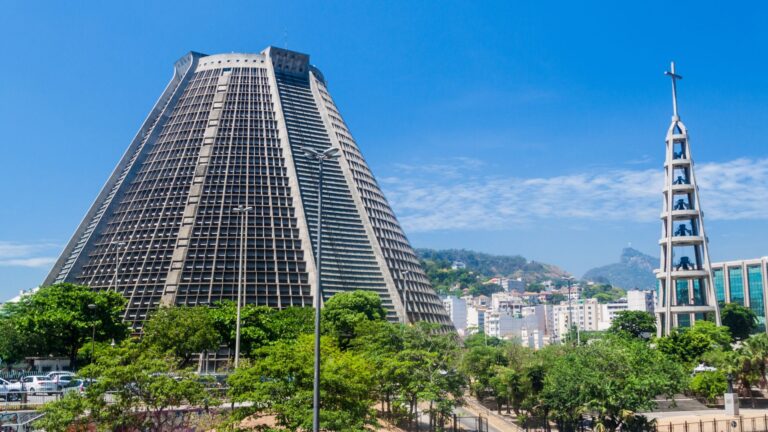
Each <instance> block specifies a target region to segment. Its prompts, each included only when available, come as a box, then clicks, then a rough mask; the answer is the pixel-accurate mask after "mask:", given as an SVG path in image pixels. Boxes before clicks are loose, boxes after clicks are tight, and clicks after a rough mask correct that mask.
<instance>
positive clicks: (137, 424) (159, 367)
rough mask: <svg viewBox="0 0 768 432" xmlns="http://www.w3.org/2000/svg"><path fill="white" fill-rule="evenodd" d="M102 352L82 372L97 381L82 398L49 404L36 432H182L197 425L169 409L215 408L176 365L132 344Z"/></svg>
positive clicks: (201, 386) (194, 380) (199, 384)
mask: <svg viewBox="0 0 768 432" xmlns="http://www.w3.org/2000/svg"><path fill="white" fill-rule="evenodd" d="M104 350H105V352H104V353H103V354H102V355H99V356H97V358H96V360H95V362H94V363H92V364H90V365H88V366H86V367H85V368H84V369H83V370H82V371H81V373H82V375H83V376H87V377H97V379H96V381H94V382H93V384H91V385H90V386H89V387H88V388H87V390H86V393H85V395H84V396H79V395H77V394H74V393H73V394H71V396H67V397H64V398H62V399H61V400H58V401H54V402H51V403H49V404H47V405H46V406H45V409H44V411H45V412H46V414H47V415H46V416H45V417H43V418H42V419H41V420H39V421H38V423H37V424H36V426H37V427H40V428H44V429H45V430H47V431H53V432H55V431H69V430H73V429H74V430H92V429H89V428H88V429H86V428H85V427H86V426H88V425H93V426H95V427H96V429H97V430H99V431H113V430H142V431H148V432H155V431H157V432H160V431H167V430H180V429H184V430H186V429H188V428H190V427H191V426H192V425H193V422H194V421H195V419H194V418H193V417H192V416H190V415H189V414H188V413H184V412H174V411H173V408H178V407H186V408H195V407H198V408H200V409H207V407H208V406H210V405H211V404H217V403H218V401H217V400H216V399H215V398H213V397H212V396H211V395H210V394H209V392H208V391H207V390H206V389H205V385H204V383H203V382H201V381H200V380H199V379H197V378H196V377H195V376H194V374H192V373H190V372H188V371H185V370H179V369H176V359H173V358H166V357H164V356H163V355H162V353H160V352H158V351H156V350H152V349H148V348H147V347H146V346H145V345H143V344H141V343H138V342H136V341H133V340H126V341H124V342H123V343H121V344H120V345H118V346H116V347H106V348H104ZM107 394H109V403H108V402H107ZM89 427H90V426H89Z"/></svg>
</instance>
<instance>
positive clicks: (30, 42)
mask: <svg viewBox="0 0 768 432" xmlns="http://www.w3.org/2000/svg"><path fill="white" fill-rule="evenodd" d="M346 6H347V8H344V7H341V6H333V5H326V6H317V5H312V4H302V5H300V6H297V5H290V6H284V7H283V8H276V10H275V12H274V13H275V14H276V16H277V17H278V18H279V17H283V16H286V17H287V16H294V15H298V16H299V17H300V18H301V19H299V21H298V22H297V23H295V24H291V25H288V26H283V25H282V24H280V25H278V24H270V23H268V22H264V23H260V24H262V25H261V26H258V27H256V28H252V27H251V28H248V29H244V28H239V27H237V26H236V25H235V24H236V23H237V21H238V19H239V18H240V17H241V16H246V15H247V14H248V13H249V12H253V9H249V7H248V6H247V5H245V4H242V5H240V9H241V10H239V11H237V13H236V12H234V11H214V12H211V11H206V12H205V13H206V14H210V13H213V14H214V15H213V16H212V17H210V21H209V23H208V24H205V25H204V28H203V29H202V31H200V32H199V34H184V33H183V32H181V30H182V27H180V25H181V24H179V23H174V24H172V25H170V26H167V27H164V26H166V25H167V23H161V22H159V20H157V19H153V18H152V15H153V14H152V13H146V11H144V10H143V9H142V8H141V7H130V6H127V7H126V8H124V9H122V10H118V9H113V6H105V5H101V6H98V7H91V8H87V7H80V8H78V7H75V9H67V8H65V7H63V6H61V5H52V6H51V7H50V8H49V9H47V10H45V11H42V12H40V11H33V10H32V9H31V8H28V7H27V6H23V5H13V6H11V9H14V10H13V11H12V12H13V15H15V16H21V17H27V18H29V19H19V20H18V21H19V22H18V23H13V22H12V23H8V24H9V25H7V26H5V28H4V29H3V30H1V31H2V32H3V34H4V36H5V38H6V39H7V40H10V39H11V38H12V37H14V36H12V35H16V36H18V35H22V36H23V37H22V38H17V40H23V41H24V43H23V44H14V46H12V47H10V49H9V52H8V53H7V55H6V57H5V60H6V62H8V65H9V66H11V65H14V64H16V63H17V62H18V63H21V64H23V65H25V67H24V71H25V72H24V73H23V74H16V73H14V72H11V70H12V69H13V70H18V68H10V67H8V68H5V70H6V72H4V74H6V75H5V77H6V78H7V79H6V80H4V81H5V82H6V83H8V82H13V83H14V85H4V86H2V87H0V96H2V97H3V99H4V100H13V101H14V104H5V106H3V107H0V114H2V116H0V118H2V119H3V120H0V121H2V122H3V126H4V129H5V130H7V131H8V135H6V137H5V138H6V142H9V143H10V142H12V143H14V145H13V146H10V148H9V150H8V151H9V154H8V155H7V156H9V157H7V158H6V160H7V161H12V162H13V163H10V164H7V167H6V169H5V170H4V172H3V174H2V175H3V177H4V178H3V179H2V183H3V184H4V190H3V192H4V194H5V195H6V196H7V197H8V201H9V204H8V205H7V206H5V207H4V208H3V210H1V211H0V222H2V224H1V225H2V226H3V228H2V231H0V280H2V281H3V286H2V287H0V299H6V298H8V297H11V296H13V295H14V294H15V293H16V292H17V291H18V290H19V289H24V288H30V287H32V286H35V285H37V284H39V283H41V282H42V280H43V278H44V276H45V274H46V273H47V271H48V270H49V269H50V267H51V265H52V259H53V258H54V257H55V256H56V255H58V253H59V252H60V251H61V249H62V248H63V246H64V244H65V243H66V241H67V239H68V238H69V236H70V235H71V234H72V227H73V226H75V225H76V224H77V222H78V221H79V220H80V218H81V216H82V215H83V214H84V212H85V210H86V209H87V207H88V206H89V205H90V204H91V201H92V198H93V197H94V196H96V194H97V192H98V190H99V189H100V187H101V185H102V183H103V179H104V178H106V177H107V176H108V175H109V171H111V168H112V167H114V165H115V163H116V162H117V160H118V159H119V157H120V154H121V153H122V151H123V150H124V148H125V146H126V143H127V142H129V140H130V137H131V136H132V135H133V133H134V132H135V130H136V129H137V128H138V125H139V124H140V123H141V120H142V116H143V115H144V114H145V113H146V112H147V111H148V108H149V107H150V106H151V105H152V103H153V101H154V98H155V97H156V95H157V94H159V93H160V91H161V90H162V88H163V86H164V85H165V84H164V82H163V80H164V79H165V77H166V76H167V75H166V72H167V65H168V59H169V58H178V57H179V56H180V55H182V54H183V53H184V52H186V51H189V50H196V51H206V52H229V51H233V50H234V51H246V52H248V51H256V50H258V49H260V48H261V47H262V46H264V45H267V44H270V43H272V44H274V45H280V46H283V45H285V43H286V42H287V44H288V46H289V48H291V49H296V50H298V51H302V52H311V53H312V54H313V59H314V61H315V62H316V63H318V64H322V65H323V71H324V73H326V74H327V75H328V76H331V77H332V80H331V81H330V83H329V87H330V88H331V89H332V91H333V92H334V96H335V98H336V99H337V102H338V103H339V105H341V106H342V107H344V111H345V113H346V118H345V119H346V120H347V122H348V123H349V124H350V128H351V129H352V130H353V132H354V133H355V138H356V139H357V140H358V141H360V142H361V143H362V151H363V152H364V154H366V156H367V159H368V162H369V164H370V165H371V166H372V169H373V171H374V172H375V173H377V174H378V178H379V181H380V184H381V186H382V188H383V190H384V193H385V195H386V196H387V198H388V199H389V201H390V202H391V204H392V206H393V208H394V211H395V213H396V214H397V215H398V216H399V219H400V222H401V223H402V225H403V226H404V229H405V232H406V234H407V235H408V237H409V238H410V239H411V242H412V243H413V245H414V246H415V247H434V248H448V247H454V248H468V249H475V250H480V251H484V252H489V253H496V254H508V255H514V254H521V255H523V256H525V257H526V258H529V259H535V260H538V261H544V262H548V263H551V264H555V265H559V266H561V267H563V268H564V269H565V270H568V271H570V272H572V273H574V274H575V275H576V276H580V275H581V274H582V273H583V272H584V271H585V270H587V269H588V268H591V267H594V266H598V265H602V264H606V263H608V262H613V261H615V257H616V256H618V255H619V253H620V251H621V248H622V247H623V246H625V245H627V244H629V243H631V244H632V245H633V247H636V248H637V249H639V250H641V251H643V252H645V253H650V254H654V255H655V252H654V251H655V250H656V247H657V245H656V242H657V240H658V213H659V208H660V204H661V202H662V194H661V190H662V187H663V179H662V172H661V169H660V167H661V166H662V164H663V158H662V157H661V156H660V155H661V149H662V148H663V145H664V136H663V128H664V127H665V125H666V124H667V123H668V121H669V97H668V82H667V80H666V79H665V78H664V76H663V71H664V69H665V67H666V66H667V64H668V62H669V61H670V60H675V61H676V62H677V63H678V67H679V68H680V70H681V71H682V72H683V75H685V80H684V81H683V82H684V85H683V86H682V89H681V93H680V101H681V102H680V104H681V110H682V112H683V113H684V114H685V118H686V122H687V123H688V124H689V125H692V126H693V130H692V132H691V141H692V143H693V146H694V147H695V148H696V169H697V179H698V183H699V186H700V188H701V200H702V205H703V208H704V209H705V210H706V213H707V215H706V218H707V229H708V234H709V236H710V248H711V254H712V260H713V261H725V260H737V259H746V258H753V257H757V256H763V255H766V254H768V253H766V251H765V249H764V247H763V246H762V244H764V240H765V239H766V237H768V236H767V234H768V229H767V228H766V227H765V223H764V222H765V219H766V217H768V186H767V185H768V151H766V149H765V146H764V139H763V138H761V137H762V136H765V135H766V134H767V133H768V130H767V128H768V126H766V125H764V124H763V122H762V118H763V117H764V114H765V111H766V107H765V106H764V105H762V104H761V103H760V101H761V100H764V99H765V96H766V93H768V82H766V80H764V79H761V77H760V74H759V73H751V74H750V73H746V72H742V71H749V70H760V68H761V67H764V61H763V60H761V59H758V58H756V56H750V55H748V54H749V46H754V44H755V43H757V44H760V43H761V42H765V41H766V40H768V38H767V37H766V34H765V32H762V31H761V30H760V27H759V26H758V25H756V24H751V23H752V21H753V20H755V22H757V20H758V16H759V15H760V14H758V13H756V14H740V13H738V12H737V11H735V10H729V9H726V8H718V7H714V6H702V7H698V8H693V10H692V11H691V16H690V17H689V19H690V20H691V21H693V22H696V23H698V24H697V25H694V26H691V27H690V32H688V33H681V34H679V35H677V37H678V40H677V41H676V43H675V44H673V45H671V44H669V43H668V40H667V37H666V35H665V34H664V32H659V31H657V30H655V29H653V27H654V24H660V23H662V22H663V20H664V17H663V8H662V7H661V3H654V4H649V5H645V6H642V7H641V6H638V7H636V8H633V9H623V10H619V9H613V10H605V9H604V8H599V7H595V6H589V5H587V6H585V8H584V9H583V10H582V9H577V10H576V11H575V13H576V15H575V16H578V17H579V18H580V19H579V20H578V21H579V22H574V20H571V19H569V12H574V11H573V10H569V8H573V7H575V6H574V5H563V7H562V8H560V10H558V11H557V12H556V13H554V14H551V15H550V14H549V13H546V12H548V11H544V10H541V9H538V8H535V7H533V6H521V5H516V6H511V5H504V4H500V3H499V4H494V5H493V7H488V8H485V9H478V8H471V7H467V6H466V5H461V4H457V3H451V4H449V5H448V7H445V8H443V9H441V10H438V9H437V8H436V7H435V8H431V7H428V6H418V7H415V8H413V9H412V10H409V13H410V15H407V16H405V15H404V12H400V11H395V10H391V9H389V8H386V7H383V6H381V5H376V4H373V3H367V4H364V5H362V6H360V5H354V4H347V5H346ZM152 7H153V8H157V9H163V8H164V7H165V8H167V6H159V5H158V6H152ZM192 9H194V8H192ZM117 13H122V14H124V15H125V16H127V17H128V18H131V17H132V18H135V19H125V20H121V22H120V23H117V25H116V26H110V25H107V24H110V23H111V21H110V19H109V18H110V17H112V16H114V15H115V14H117ZM183 13H184V14H186V16H185V18H187V20H195V19H201V18H200V17H199V14H201V13H202V12H200V13H198V12H194V11H185V12H183ZM312 14H315V15H318V16H320V17H323V18H327V19H328V20H332V21H333V22H335V23H338V26H337V28H333V29H329V31H331V32H332V34H331V37H330V38H328V39H326V40H325V41H323V42H320V41H316V40H314V39H313V32H312V31H311V30H310V29H308V28H306V27H305V26H303V25H301V23H305V22H308V21H307V20H308V19H309V18H308V17H309V16H310V15H312ZM435 14H436V15H438V16H439V18H440V19H441V20H442V22H443V23H444V24H443V25H441V26H440V27H439V28H438V27H436V26H435V24H432V23H431V21H430V17H431V16H432V15H435ZM159 15H162V14H158V16H159ZM372 15H377V21H376V23H373V22H372V21H369V20H368V19H367V17H368V16H372ZM745 15H747V16H745ZM99 18H101V19H99ZM716 19H719V20H720V21H719V26H718V27H717V28H719V29H721V30H722V31H721V32H711V31H710V27H709V26H708V23H714V22H715V20H716ZM360 20H362V22H363V23H366V24H370V25H369V26H355V25H352V23H353V22H359V21H360ZM181 21H185V20H181ZM280 21H282V20H281V19H276V20H275V22H280ZM619 22H620V23H621V25H620V24H619ZM640 22H643V23H645V24H644V27H643V28H642V29H640V28H634V27H633V26H632V24H633V23H640ZM128 23H130V25H128ZM135 23H138V27H140V28H142V29H143V30H144V31H143V32H136V31H135V27H134V24H135ZM509 23H511V24H513V25H507V24H509ZM73 24H75V25H73ZM111 24H116V23H111ZM625 24H626V25H625ZM42 26H46V28H48V30H47V32H40V31H39V30H40V29H41V28H42ZM218 26H226V27H227V29H229V31H228V32H227V33H226V34H222V33H220V32H218V29H219V27H218ZM555 26H561V27H562V30H561V32H560V33H559V36H557V35H552V34H549V33H548V30H549V29H551V28H554V27H555ZM736 29H738V31H735V30H736ZM52 31H57V32H58V33H59V34H61V35H62V37H61V38H60V39H61V40H60V41H57V40H51V39H50V37H48V36H47V35H49V34H51V32H52ZM430 31H432V32H437V33H438V35H439V36H441V37H432V38H428V39H424V38H423V36H424V35H425V34H427V32H430ZM156 33H159V34H161V35H162V36H163V37H162V38H161V39H162V40H161V41H160V42H158V41H157V40H156V38H155V36H156ZM564 33H569V34H572V35H573V37H572V38H571V40H563V39H562V35H563V34H564ZM348 34H351V35H355V36H357V37H344V36H346V35H348ZM212 35H215V37H211V36H212ZM746 40H749V41H750V43H749V44H746V43H744V41H746ZM329 41H333V42H335V43H332V42H329ZM598 41H599V43H597V42H598ZM72 44H74V46H77V49H70V48H68V47H70V46H73V45H72ZM371 44H373V45H375V46H376V50H373V51H375V52H371V51H372V50H370V49H369V46H370V45H371ZM43 52H44V53H45V55H41V54H40V53H43ZM10 59H14V60H13V61H11V60H10ZM49 63H55V64H56V65H57V67H56V68H47V67H46V66H47V65H48V64H49ZM734 68H735V69H736V70H738V71H739V72H740V73H738V74H735V73H734ZM10 78H13V79H12V80H11V79H10ZM334 80H338V81H337V82H336V83H335V82H334ZM115 82H119V83H120V86H115V85H114V83H115ZM341 83H343V84H344V85H339V84H341ZM118 100H119V101H120V103H118ZM372 101H374V102H375V103H372ZM85 118H89V119H94V120H89V126H88V127H87V128H86V127H84V126H83V123H82V122H81V120H82V119H85ZM381 119H386V121H381ZM41 125H43V126H45V127H41ZM617 141H621V151H617V149H618V147H617V146H616V145H615V144H616V142H617ZM744 190H750V191H751V194H750V195H746V194H742V193H740V192H742V191H744ZM65 191H73V193H69V194H67V193H65ZM574 252H578V253H574Z"/></svg>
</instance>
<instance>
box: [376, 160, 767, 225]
mask: <svg viewBox="0 0 768 432" xmlns="http://www.w3.org/2000/svg"><path fill="white" fill-rule="evenodd" d="M438 165H439V164H437V165H434V166H430V169H429V170H428V171H426V172H425V171H421V172H419V171H417V170H415V169H414V170H411V171H409V174H413V175H412V176H411V175H408V176H407V178H393V177H389V178H387V179H385V180H384V181H383V182H382V183H383V186H384V189H385V192H386V195H387V196H388V197H389V199H390V200H391V203H392V205H393V207H394V208H395V212H396V213H397V214H398V215H399V216H400V219H401V221H402V223H403V224H404V225H405V228H406V230H408V231H411V232H417V231H433V230H464V229H502V228H505V227H510V228H511V227H515V226H524V225H532V224H539V223H541V224H546V223H548V222H550V221H553V220H564V219H570V220H592V221H610V220H616V221H618V220H622V221H630V222H653V221H655V220H657V219H658V216H659V213H660V211H661V200H662V197H661V189H662V182H663V173H662V172H661V170H659V169H645V170H631V169H625V170H612V171H600V172H584V173H580V174H574V175H567V176H553V177H537V178H520V177H497V176H482V175H478V172H479V171H480V170H478V168H477V167H469V168H466V167H465V168H464V169H465V170H466V171H465V172H464V173H462V172H460V171H457V170H459V169H462V168H460V167H461V166H462V165H461V164H449V165H450V167H451V171H450V174H451V175H448V176H442V177H435V176H432V175H427V174H429V173H432V172H433V171H435V167H437V166H438ZM457 167H459V168H457ZM696 173H697V180H698V183H699V186H700V190H701V200H702V207H703V209H704V210H705V212H706V216H707V218H709V219H714V220H725V219H728V220H734V219H768V159H737V160H733V161H729V162H722V163H706V164H700V165H697V166H696ZM462 174H466V175H462ZM458 179H460V180H458ZM542 226H545V225H542Z"/></svg>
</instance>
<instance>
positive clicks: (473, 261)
mask: <svg viewBox="0 0 768 432" xmlns="http://www.w3.org/2000/svg"><path fill="white" fill-rule="evenodd" d="M416 253H417V254H418V255H419V258H420V259H421V260H422V261H423V262H424V267H425V268H426V269H427V271H428V273H429V272H430V271H429V270H430V269H450V268H451V264H453V262H454V261H461V262H463V263H464V264H465V265H466V266H467V267H466V270H467V272H468V273H472V274H475V275H479V276H480V277H481V278H485V279H488V278H492V277H496V276H502V277H509V278H518V277H519V278H522V279H523V280H524V281H526V282H528V283H531V282H538V281H543V280H548V279H559V278H562V277H563V276H567V275H568V273H566V272H565V271H564V270H561V269H560V268H558V267H556V266H554V265H551V264H545V263H540V262H535V261H528V260H527V259H525V258H524V257H522V256H520V255H514V256H505V255H491V254H487V253H482V252H475V251H471V250H466V249H447V250H435V249H417V250H416ZM457 276H459V279H461V278H462V277H463V276H462V275H457Z"/></svg>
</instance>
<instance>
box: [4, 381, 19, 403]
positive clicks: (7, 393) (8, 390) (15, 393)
mask: <svg viewBox="0 0 768 432" xmlns="http://www.w3.org/2000/svg"><path fill="white" fill-rule="evenodd" d="M19 399H21V391H20V390H16V389H14V386H13V384H11V383H10V382H8V381H6V380H4V379H2V378H0V400H4V401H13V400H19Z"/></svg>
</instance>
